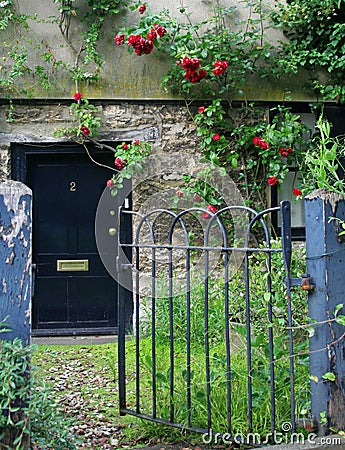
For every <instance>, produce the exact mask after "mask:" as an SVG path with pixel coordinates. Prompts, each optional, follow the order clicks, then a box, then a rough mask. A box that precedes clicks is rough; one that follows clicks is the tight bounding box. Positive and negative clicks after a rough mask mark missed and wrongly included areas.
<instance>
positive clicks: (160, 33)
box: [154, 23, 166, 37]
mask: <svg viewBox="0 0 345 450" xmlns="http://www.w3.org/2000/svg"><path fill="white" fill-rule="evenodd" d="M154 29H155V30H156V31H157V33H158V36H159V37H163V36H164V34H165V33H166V29H165V28H164V27H162V25H159V24H158V23H156V24H155V25H154Z"/></svg>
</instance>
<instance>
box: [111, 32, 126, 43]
mask: <svg viewBox="0 0 345 450" xmlns="http://www.w3.org/2000/svg"><path fill="white" fill-rule="evenodd" d="M125 37H126V36H125V35H124V34H119V35H118V36H114V41H115V44H116V45H121V44H124V42H125Z"/></svg>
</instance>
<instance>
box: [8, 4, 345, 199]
mask: <svg viewBox="0 0 345 450" xmlns="http://www.w3.org/2000/svg"><path fill="white" fill-rule="evenodd" d="M54 5H55V7H56V14H55V15H53V16H51V17H50V18H46V19H44V20H43V19H41V18H38V17H37V16H36V15H30V16H29V15H25V14H20V13H18V12H17V9H18V8H16V5H15V2H14V0H4V1H2V2H0V31H1V32H2V34H3V35H4V36H5V37H6V39H5V40H4V47H5V48H6V49H7V53H6V55H5V56H4V57H3V66H2V67H1V70H0V89H2V90H4V91H5V92H6V93H7V95H8V96H11V95H13V94H16V93H18V92H20V93H21V94H25V95H26V96H31V95H34V92H35V85H37V81H38V82H39V84H40V85H41V86H42V87H43V88H46V89H49V88H50V87H52V86H53V85H56V84H57V80H59V79H62V78H60V75H61V74H67V75H68V77H69V79H70V81H71V83H73V84H74V99H73V101H72V104H71V108H70V110H71V115H72V117H73V118H74V121H75V125H74V126H72V127H69V128H60V129H59V130H57V133H58V134H60V135H64V136H67V137H69V138H71V139H74V140H76V141H77V142H80V143H82V145H86V144H87V143H88V142H93V143H95V144H97V143H98V141H97V137H98V129H99V127H100V124H101V119H100V117H99V112H98V108H97V107H95V106H94V105H92V103H91V102H90V101H89V100H88V99H87V98H86V97H85V96H84V95H83V92H82V91H83V88H84V87H85V86H86V85H87V84H89V83H97V82H98V81H99V77H100V73H101V70H102V67H103V65H104V62H105V55H102V52H101V51H100V45H99V44H100V41H101V38H102V31H103V29H104V25H105V24H106V23H107V21H108V23H110V22H113V21H114V19H116V17H117V16H118V15H119V14H120V13H122V12H125V11H126V10H130V11H131V12H132V14H133V15H134V16H133V17H128V16H126V17H127V18H128V19H129V20H128V21H127V22H126V23H125V26H123V27H120V28H119V29H118V30H117V32H116V34H115V36H114V47H115V51H116V49H117V48H118V47H120V46H126V47H127V48H128V51H129V52H130V53H132V54H133V58H137V57H141V58H145V55H148V54H150V53H153V54H157V56H158V57H161V58H164V61H166V62H167V64H166V67H167V71H166V74H165V75H164V77H163V79H162V86H163V87H164V88H165V89H167V90H169V91H171V92H173V93H174V94H175V95H176V96H178V97H182V98H184V99H185V102H186V107H187V109H188V111H189V113H190V117H191V119H192V120H193V122H194V124H195V127H196V132H197V142H196V145H198V146H199V148H200V151H201V154H202V158H203V160H204V161H208V162H209V171H210V172H212V171H213V170H214V168H218V169H221V173H225V172H230V173H231V175H232V176H233V177H235V179H237V181H238V182H239V184H240V186H241V188H242V190H243V192H244V193H245V197H246V199H247V200H246V201H247V203H248V204H251V203H253V202H254V201H256V202H257V201H259V202H261V203H264V199H263V198H262V199H261V194H262V191H263V190H265V189H266V187H267V186H278V187H279V186H280V185H281V184H282V182H283V181H284V178H285V176H286V174H287V173H288V171H289V167H291V166H294V167H296V168H298V169H300V171H301V174H302V176H301V178H300V180H302V181H299V184H297V180H296V185H295V186H294V187H293V192H292V195H294V196H295V197H297V198H298V197H301V196H302V195H304V194H306V193H307V192H308V191H309V190H310V189H312V187H313V186H314V187H315V185H317V180H316V181H314V185H313V183H312V181H311V177H310V176H306V174H305V165H304V164H303V162H304V161H305V160H306V159H307V158H308V155H309V160H311V161H312V160H313V158H312V157H311V156H310V155H313V154H314V153H311V152H312V151H313V149H314V150H315V148H317V147H318V145H320V136H316V137H312V136H311V131H310V130H309V129H308V128H307V127H306V125H305V124H303V123H302V121H301V118H300V116H299V115H297V114H293V113H292V112H291V110H290V109H289V108H288V107H286V106H285V105H282V106H278V107H277V108H276V109H272V110H271V111H269V114H268V111H266V110H263V109H262V108H259V107H258V105H256V104H254V103H253V104H249V103H248V101H247V92H246V90H247V88H248V86H251V85H253V84H258V83H260V80H261V79H262V78H264V77H268V76H269V77H272V76H274V77H280V78H281V77H283V76H284V75H290V74H291V73H297V72H298V71H299V70H300V69H301V68H305V69H307V70H308V73H309V75H310V81H311V85H312V86H313V87H314V88H315V89H316V90H317V92H318V93H319V94H321V95H323V96H324V98H325V99H333V100H336V101H339V102H341V101H342V100H343V97H344V86H343V85H344V83H343V80H344V73H345V71H344V69H343V66H344V67H345V64H344V56H343V38H342V36H343V31H344V23H343V16H344V2H343V0H313V1H312V2H309V1H308V2H307V1H304V0H301V1H300V2H298V3H295V2H287V3H286V4H280V3H277V6H276V7H275V8H273V9H272V8H268V7H267V5H265V3H264V2H263V0H254V1H250V2H245V3H244V5H243V7H241V14H239V10H238V8H237V6H230V7H229V6H228V5H225V4H223V3H222V2H221V0H215V1H214V3H213V4H212V7H211V8H210V16H209V17H205V19H204V20H202V21H201V22H200V23H197V22H195V20H194V19H193V12H192V10H191V9H190V8H189V7H188V6H186V5H185V4H184V3H183V0H180V3H179V7H178V10H177V13H176V14H174V15H173V14H172V13H171V12H170V11H169V10H168V9H163V10H161V11H159V12H151V11H150V8H149V5H148V4H147V3H145V2H144V3H140V2H137V3H134V4H131V5H128V4H127V2H126V1H121V0H118V1H115V2H114V1H113V0H85V2H84V3H83V4H82V5H81V4H80V3H78V2H76V1H75V0H52V6H54ZM29 20H36V21H44V22H46V23H49V24H55V25H57V26H58V29H59V30H60V33H61V35H62V36H63V38H64V40H65V44H66V46H67V48H68V49H69V50H70V54H71V55H72V56H73V57H72V59H71V60H69V61H68V60H63V59H61V57H59V56H58V53H57V52H56V51H55V50H53V49H52V48H50V46H49V45H48V43H47V42H44V41H40V42H33V41H30V40H29V39H27V38H26V34H27V32H28V29H29V26H28V21H29ZM128 23H130V24H131V25H130V26H128ZM76 25H78V27H76ZM272 27H276V28H279V29H281V30H283V31H284V32H285V34H286V35H287V37H288V38H289V40H288V41H283V40H282V41H281V42H279V43H278V45H277V43H275V45H273V44H272V43H271V42H270V41H269V38H268V37H269V32H268V30H269V29H272ZM76 28H77V29H78V31H76ZM79 30H81V31H79ZM321 31H322V32H321ZM15 35H16V36H19V37H18V38H17V39H13V37H14V36H15ZM76 35H78V39H76ZM301 36H302V37H303V38H302V39H300V37H301ZM108 38H110V36H108ZM32 51H35V52H36V58H32V57H30V52H32ZM115 55H116V53H115ZM291 55H292V56H291ZM37 56H39V57H37ZM320 69H321V70H322V69H325V70H326V71H327V72H328V73H329V74H330V78H329V79H328V80H327V81H321V80H322V79H321V78H319V77H318V73H319V72H318V71H319V70H320ZM28 75H29V77H28ZM30 78H31V79H32V80H34V81H32V82H31V84H30V82H29V81H28V80H30ZM23 80H24V83H23V82H22V81H23ZM281 83H282V85H283V84H284V81H283V78H281ZM63 88H64V89H66V86H64V87H63ZM72 95H73V94H72ZM201 99H204V100H202V101H201ZM268 116H270V120H269V117H268ZM126 146H129V147H127V148H126ZM341 148H342V147H341V143H339V145H338V149H339V150H341ZM113 150H114V153H116V154H117V153H119V154H121V156H117V157H118V158H120V160H121V161H122V163H121V164H118V165H116V158H115V166H114V170H115V171H118V172H119V173H122V174H123V175H121V176H120V179H121V177H124V176H129V173H130V170H129V171H128V172H127V175H125V170H123V169H124V168H125V167H126V170H128V168H129V167H132V166H131V164H132V163H133V164H138V163H139V160H140V158H142V157H144V156H145V155H146V154H147V152H148V151H149V145H148V144H145V145H144V144H143V145H141V144H140V145H138V144H137V143H132V144H128V143H121V144H120V145H119V146H117V147H116V148H115V149H113ZM126 151H127V153H126ZM337 164H338V161H336V162H335V166H336V165H337ZM120 166H121V167H120ZM133 167H134V166H133ZM204 175H205V174H204ZM207 178H208V177H207V176H204V177H203V178H202V179H203V180H207ZM111 181H112V182H111V183H110V182H109V183H108V185H109V186H110V187H111V188H112V189H113V193H115V192H116V189H117V188H118V187H120V184H121V182H120V183H119V185H118V186H117V184H116V181H115V178H113V179H112V180H111ZM206 183H207V182H206V181H205V185H204V186H196V184H195V180H193V179H190V178H188V177H185V178H184V186H182V185H181V189H186V190H190V191H192V192H194V194H198V193H197V192H196V190H197V189H200V192H204V193H206V194H204V197H205V198H204V199H205V201H206V202H208V203H210V204H211V206H212V205H213V206H215V203H217V206H219V205H220V201H221V200H219V199H218V200H215V196H214V194H213V193H212V190H211V189H210V187H209V186H207V185H206ZM258 199H259V200H258ZM260 199H261V200H260ZM212 202H213V203H212Z"/></svg>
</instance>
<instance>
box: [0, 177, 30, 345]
mask: <svg viewBox="0 0 345 450" xmlns="http://www.w3.org/2000/svg"><path fill="white" fill-rule="evenodd" d="M0 191H2V193H1V194H0V320H3V319H4V318H5V317H7V316H8V319H7V323H8V324H9V326H10V328H11V329H12V331H11V332H6V333H2V334H1V335H0V338H1V339H8V340H13V339H14V338H15V337H19V338H20V339H22V341H23V342H24V343H26V344H27V343H29V341H30V326H31V324H30V316H31V314H30V313H31V311H30V309H31V232H32V230H31V194H30V193H28V191H29V189H28V188H27V187H26V186H25V185H23V184H22V183H18V182H6V183H2V184H0Z"/></svg>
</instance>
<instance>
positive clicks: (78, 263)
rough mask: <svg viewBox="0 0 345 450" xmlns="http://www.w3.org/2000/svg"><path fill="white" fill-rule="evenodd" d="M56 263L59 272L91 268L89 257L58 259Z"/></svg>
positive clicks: (80, 270) (82, 270)
mask: <svg viewBox="0 0 345 450" xmlns="http://www.w3.org/2000/svg"><path fill="white" fill-rule="evenodd" d="M56 265H57V267H56V270H57V271H58V272H87V271H88V270H89V260H88V259H58V260H57V261H56Z"/></svg>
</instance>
